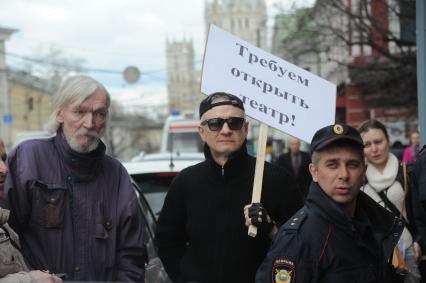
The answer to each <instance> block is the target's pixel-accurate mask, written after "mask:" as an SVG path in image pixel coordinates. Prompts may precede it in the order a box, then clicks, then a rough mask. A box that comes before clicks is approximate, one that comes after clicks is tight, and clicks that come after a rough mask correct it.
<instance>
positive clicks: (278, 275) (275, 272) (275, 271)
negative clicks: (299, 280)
mask: <svg viewBox="0 0 426 283" xmlns="http://www.w3.org/2000/svg"><path fill="white" fill-rule="evenodd" d="M295 278H296V270H295V268H294V262H293V261H291V260H288V259H285V258H277V259H276V260H275V262H274V266H273V268H272V283H292V282H294V279H295Z"/></svg>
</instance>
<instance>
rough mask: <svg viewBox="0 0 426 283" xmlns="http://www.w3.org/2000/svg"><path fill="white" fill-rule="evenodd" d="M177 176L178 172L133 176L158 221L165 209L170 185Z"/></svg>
mask: <svg viewBox="0 0 426 283" xmlns="http://www.w3.org/2000/svg"><path fill="white" fill-rule="evenodd" d="M176 175H177V173H176V172H165V173H152V174H133V175H132V177H133V179H134V180H135V182H136V183H137V184H138V186H139V187H140V188H141V191H142V193H143V194H144V196H145V198H146V200H147V202H148V204H149V206H150V207H151V209H152V211H153V213H154V215H155V217H156V218H157V219H158V216H159V215H160V211H161V208H162V207H163V203H164V199H165V197H166V194H167V191H168V190H169V187H170V183H171V182H172V180H173V178H174V177H175V176H176Z"/></svg>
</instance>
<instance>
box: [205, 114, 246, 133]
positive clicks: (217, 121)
mask: <svg viewBox="0 0 426 283" xmlns="http://www.w3.org/2000/svg"><path fill="white" fill-rule="evenodd" d="M245 120H246V119H244V118H241V117H229V118H227V119H223V118H212V119H207V120H204V121H203V122H201V125H203V126H204V125H205V124H207V126H208V127H209V129H210V131H220V130H221V129H222V127H223V124H225V122H226V123H227V124H228V127H229V128H230V129H231V130H233V131H239V130H241V128H242V127H243V125H244V121H245Z"/></svg>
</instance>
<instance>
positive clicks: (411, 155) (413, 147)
mask: <svg viewBox="0 0 426 283" xmlns="http://www.w3.org/2000/svg"><path fill="white" fill-rule="evenodd" d="M419 150H420V134H419V132H417V131H415V132H412V133H411V135H410V146H408V147H406V148H405V149H404V155H403V157H402V162H405V163H407V162H410V161H414V160H415V157H416V155H417V153H419Z"/></svg>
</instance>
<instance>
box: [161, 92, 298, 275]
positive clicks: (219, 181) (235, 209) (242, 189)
mask: <svg viewBox="0 0 426 283" xmlns="http://www.w3.org/2000/svg"><path fill="white" fill-rule="evenodd" d="M200 118H201V123H200V126H199V128H198V130H199V134H200V137H201V139H202V140H203V142H204V145H205V148H204V154H205V157H206V160H205V161H203V162H201V163H199V164H197V165H194V166H191V167H188V168H186V169H184V170H182V171H181V173H180V174H179V175H178V176H177V177H176V178H175V179H174V180H173V182H172V184H171V186H170V190H169V192H168V194H167V197H166V199H165V203H164V206H163V209H162V212H161V214H160V217H159V220H158V226H157V231H156V242H157V245H158V252H159V255H160V258H161V259H162V261H163V263H164V266H165V268H166V271H167V273H168V274H169V276H170V277H171V279H172V280H173V282H175V283H179V282H199V283H204V282H215V283H216V282H221V283H227V282H233V283H234V282H254V277H255V272H256V269H257V268H258V266H259V265H260V263H261V262H262V260H263V258H264V257H265V255H266V252H267V250H268V248H269V244H270V240H271V237H272V236H273V235H274V233H276V231H277V225H278V224H282V223H284V222H286V221H287V219H289V217H291V215H292V214H293V213H294V212H296V211H297V210H298V209H299V208H300V207H301V206H302V202H301V197H300V195H299V194H298V192H297V191H296V189H295V182H294V180H293V179H292V178H291V177H290V175H289V173H288V172H287V171H284V170H285V169H283V168H279V167H276V166H274V165H272V164H269V163H266V164H265V169H264V177H263V189H262V198H261V199H262V204H260V203H257V204H250V202H251V195H252V188H253V180H254V171H255V165H256V159H255V158H254V157H252V156H249V155H248V153H247V149H246V138H247V131H248V122H247V121H246V119H245V111H244V104H243V102H242V101H241V99H239V98H238V97H237V96H234V95H231V94H228V93H214V94H212V95H210V96H208V97H207V98H205V99H204V100H203V101H202V102H201V104H200ZM248 204H250V205H248ZM250 224H253V225H256V226H257V227H258V235H257V236H256V237H255V238H252V237H249V236H248V235H247V226H249V225H250Z"/></svg>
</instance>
